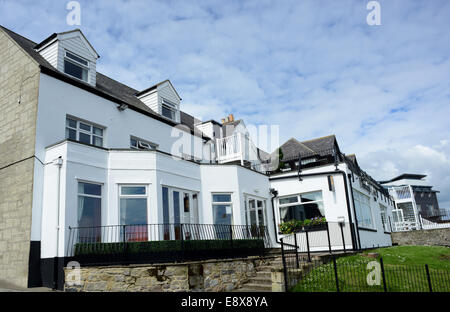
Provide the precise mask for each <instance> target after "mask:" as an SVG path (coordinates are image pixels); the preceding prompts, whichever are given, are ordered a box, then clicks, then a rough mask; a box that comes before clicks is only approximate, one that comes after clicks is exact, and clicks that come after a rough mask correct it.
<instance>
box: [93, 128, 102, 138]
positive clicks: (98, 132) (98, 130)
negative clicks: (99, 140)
mask: <svg viewBox="0 0 450 312" xmlns="http://www.w3.org/2000/svg"><path fill="white" fill-rule="evenodd" d="M94 134H95V135H98V136H103V129H100V128H97V127H94Z"/></svg>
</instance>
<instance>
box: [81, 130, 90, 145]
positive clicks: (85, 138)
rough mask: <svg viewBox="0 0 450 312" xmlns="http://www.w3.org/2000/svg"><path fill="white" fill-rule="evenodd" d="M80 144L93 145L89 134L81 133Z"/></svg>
mask: <svg viewBox="0 0 450 312" xmlns="http://www.w3.org/2000/svg"><path fill="white" fill-rule="evenodd" d="M79 141H80V142H82V143H86V144H91V136H90V135H89V134H85V133H81V132H80V139H79Z"/></svg>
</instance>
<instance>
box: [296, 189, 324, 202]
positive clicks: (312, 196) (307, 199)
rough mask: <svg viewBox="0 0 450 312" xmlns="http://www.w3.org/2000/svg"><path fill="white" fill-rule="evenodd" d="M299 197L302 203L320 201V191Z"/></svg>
mask: <svg viewBox="0 0 450 312" xmlns="http://www.w3.org/2000/svg"><path fill="white" fill-rule="evenodd" d="M300 197H301V199H302V203H305V202H310V201H318V200H322V191H318V192H311V193H305V194H301V195H300Z"/></svg>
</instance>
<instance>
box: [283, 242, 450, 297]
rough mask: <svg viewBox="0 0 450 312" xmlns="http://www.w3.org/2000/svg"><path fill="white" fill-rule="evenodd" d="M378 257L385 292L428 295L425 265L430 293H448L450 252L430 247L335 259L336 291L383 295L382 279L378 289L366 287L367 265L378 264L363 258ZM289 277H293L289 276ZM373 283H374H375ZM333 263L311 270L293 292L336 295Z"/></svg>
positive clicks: (413, 247)
mask: <svg viewBox="0 0 450 312" xmlns="http://www.w3.org/2000/svg"><path fill="white" fill-rule="evenodd" d="M367 253H378V254H379V255H380V257H382V258H383V263H384V271H385V281H386V286H387V290H388V291H406V292H418V291H429V285H428V279H427V275H426V269H425V264H428V266H429V272H430V280H431V284H432V289H433V291H445V292H450V248H447V247H434V246H396V247H389V248H379V249H374V250H370V251H365V252H363V253H362V254H356V255H349V256H344V257H339V258H337V259H336V264H337V275H338V282H339V290H340V291H384V288H383V280H382V275H381V274H380V275H381V276H380V275H378V276H380V279H379V280H378V281H379V285H377V283H375V285H369V284H368V275H369V273H371V271H373V272H372V273H371V275H369V276H371V277H372V278H371V280H374V276H375V274H373V273H374V268H373V267H368V264H369V262H371V261H374V260H376V261H378V263H379V259H373V258H368V257H364V256H363V255H364V254H367ZM289 275H290V276H292V275H293V274H289ZM375 281H376V280H375ZM336 289H337V288H336V279H335V271H334V266H333V263H332V262H330V263H327V264H324V265H320V266H318V267H315V268H314V269H312V270H311V271H310V272H309V273H307V274H306V275H305V276H303V277H301V278H300V281H299V282H298V283H297V285H296V286H295V287H294V289H293V291H336Z"/></svg>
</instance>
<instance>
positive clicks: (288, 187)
mask: <svg viewBox="0 0 450 312" xmlns="http://www.w3.org/2000/svg"><path fill="white" fill-rule="evenodd" d="M338 168H339V169H340V170H342V171H344V172H346V173H347V174H349V173H350V170H349V169H348V168H347V166H346V165H345V164H340V165H339V167H338ZM335 169H336V168H335V166H334V165H328V166H322V167H315V168H312V169H304V170H302V174H308V173H318V172H328V171H334V170H335ZM279 176H292V177H293V178H291V179H282V180H272V181H270V187H271V188H275V189H276V190H277V191H278V198H279V197H283V196H288V195H295V194H300V193H307V192H313V191H322V196H323V203H324V209H325V218H326V219H327V221H329V222H337V221H338V218H339V217H343V218H344V220H345V222H349V216H348V209H347V202H346V196H345V185H344V181H343V177H342V175H341V174H334V175H333V180H334V191H330V190H329V187H328V179H327V175H323V176H313V177H303V181H299V180H298V177H297V173H296V172H295V173H292V172H289V173H284V174H279V175H276V176H273V177H279ZM347 182H348V185H347V187H348V196H349V201H350V208H351V211H350V214H351V217H350V218H351V219H352V220H353V222H354V220H355V217H354V208H353V202H352V195H351V189H350V187H351V185H352V184H353V187H354V188H355V189H357V190H359V191H360V192H362V193H364V194H366V195H369V194H368V193H367V191H366V190H365V189H361V187H360V186H359V181H358V180H356V181H355V183H352V182H351V179H350V180H347ZM370 197H371V202H370V205H371V211H372V220H373V221H374V229H375V230H376V232H372V231H365V230H362V229H359V233H360V241H361V246H362V248H367V247H372V246H373V245H375V246H378V245H380V246H386V245H391V238H390V235H389V234H385V233H384V229H383V225H382V222H381V214H380V209H379V202H378V201H377V202H375V201H374V199H373V196H370ZM380 199H381V197H380ZM381 203H382V204H383V205H385V206H386V207H387V208H388V209H387V210H388V211H389V210H390V208H389V207H390V204H389V203H388V202H387V201H381ZM274 204H275V219H276V222H277V225H278V224H279V223H280V215H279V214H280V212H279V206H278V200H275V203H274ZM345 235H346V234H345ZM347 236H348V235H346V237H347ZM280 237H284V235H280ZM356 239H357V237H356ZM346 245H347V242H346Z"/></svg>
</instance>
